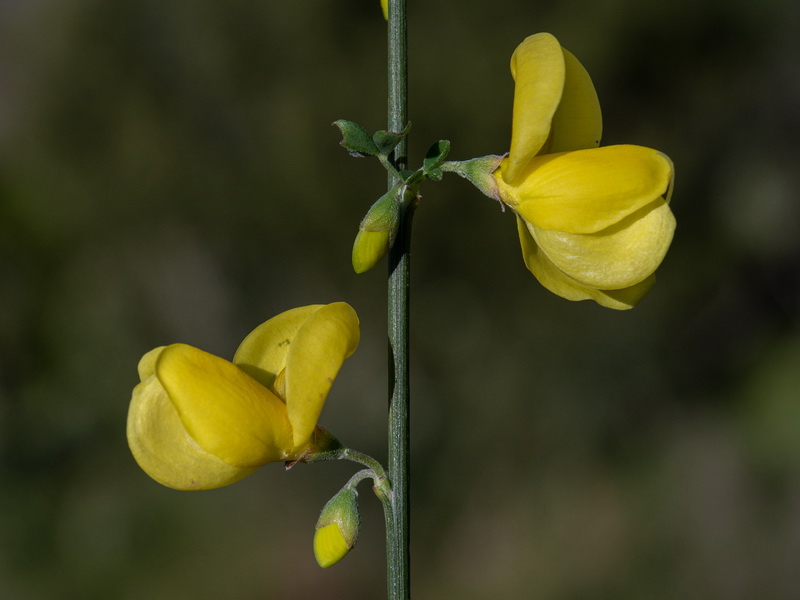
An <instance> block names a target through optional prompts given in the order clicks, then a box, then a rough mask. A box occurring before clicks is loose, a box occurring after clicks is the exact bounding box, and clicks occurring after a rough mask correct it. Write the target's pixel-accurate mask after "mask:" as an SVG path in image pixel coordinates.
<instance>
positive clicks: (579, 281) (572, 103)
mask: <svg viewBox="0 0 800 600" xmlns="http://www.w3.org/2000/svg"><path fill="white" fill-rule="evenodd" d="M511 74H512V76H513V77H514V81H515V89H514V112H513V120H512V133H511V149H510V151H509V154H508V157H507V158H505V159H504V160H503V161H502V162H501V164H500V166H499V168H498V169H497V170H496V171H495V172H494V177H495V182H496V184H497V192H498V194H499V197H500V200H501V201H502V202H503V203H504V204H506V205H507V206H509V207H510V208H511V209H512V210H514V212H515V213H516V216H517V230H518V233H519V237H520V242H521V245H522V253H523V258H524V259H525V264H526V266H527V267H528V269H529V270H530V271H531V272H532V273H533V274H534V275H535V276H536V278H537V279H538V280H539V282H540V283H541V284H542V285H544V286H545V287H546V288H547V289H549V290H550V291H551V292H553V293H555V294H558V295H559V296H562V297H564V298H567V299H568V300H587V299H591V300H594V301H596V302H597V303H598V304H601V305H603V306H606V307H609V308H615V309H627V308H632V307H633V306H635V305H636V303H637V302H638V301H639V300H640V299H641V298H642V297H643V296H644V294H645V293H646V292H647V291H648V290H649V289H650V287H651V286H652V285H653V283H654V282H655V275H654V272H655V270H656V268H657V267H658V266H659V264H661V261H662V260H663V258H664V255H665V254H666V252H667V249H668V248H669V245H670V243H671V241H672V235H673V232H674V230H675V218H674V216H673V215H672V212H671V210H670V208H669V199H670V195H671V191H672V183H673V175H674V174H673V166H672V162H671V161H670V160H669V158H667V157H666V156H665V155H664V154H662V153H660V152H658V151H656V150H652V149H650V148H644V147H641V146H628V145H623V146H608V147H604V148H597V146H598V145H599V143H600V136H601V133H602V118H601V114H600V104H599V102H598V100H597V93H596V92H595V89H594V85H593V84H592V81H591V79H590V77H589V74H588V73H587V72H586V70H585V69H584V68H583V66H582V65H581V64H580V63H579V62H578V60H577V59H576V58H575V57H574V56H573V55H572V54H570V53H569V52H568V51H567V50H565V49H564V48H562V47H561V45H560V44H559V43H558V41H557V40H556V39H555V38H554V37H553V36H552V35H550V34H549V33H539V34H536V35H533V36H530V37H529V38H527V39H526V40H525V41H523V42H522V44H520V45H519V47H518V48H517V49H516V51H515V52H514V55H513V56H512V58H511Z"/></svg>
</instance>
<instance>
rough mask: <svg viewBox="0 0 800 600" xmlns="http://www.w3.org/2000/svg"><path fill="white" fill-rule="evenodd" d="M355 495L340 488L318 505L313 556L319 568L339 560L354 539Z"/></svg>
mask: <svg viewBox="0 0 800 600" xmlns="http://www.w3.org/2000/svg"><path fill="white" fill-rule="evenodd" d="M357 499H358V492H356V491H355V490H353V489H350V488H344V489H342V490H341V491H340V492H339V493H338V494H336V495H335V496H334V497H333V498H331V499H330V500H329V501H328V503H327V504H326V505H325V507H324V508H323V509H322V513H321V514H320V516H319V520H318V521H317V526H316V531H315V532H314V557H315V558H316V559H317V563H318V564H319V566H320V567H322V568H323V569H327V568H328V567H330V566H332V565H335V564H336V563H337V562H339V561H340V560H342V559H343V558H344V556H345V554H347V553H348V552H349V551H350V549H351V548H352V547H353V546H354V545H355V543H356V540H357V539H358V531H359V526H360V522H361V520H360V517H359V514H358V504H357V502H356V501H357Z"/></svg>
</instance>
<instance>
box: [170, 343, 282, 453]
mask: <svg viewBox="0 0 800 600" xmlns="http://www.w3.org/2000/svg"><path fill="white" fill-rule="evenodd" d="M155 373H156V376H157V377H158V379H159V381H160V382H161V385H163V386H164V389H165V390H166V393H167V394H168V395H169V398H170V400H171V401H172V403H173V404H174V405H175V408H176V409H177V411H178V415H179V416H180V419H181V422H182V423H183V425H184V427H185V428H186V431H187V432H188V434H189V435H190V436H191V437H192V438H193V439H194V441H195V442H197V444H198V445H199V446H200V447H201V448H203V449H204V450H206V451H207V452H210V453H211V454H214V455H215V456H217V457H219V458H220V459H221V460H223V461H224V462H226V463H228V464H229V465H233V466H235V467H240V468H251V467H258V466H261V465H264V464H266V463H268V462H273V461H279V460H285V459H287V458H294V456H293V446H292V429H291V425H290V424H289V420H288V417H287V414H286V407H285V405H284V404H283V402H281V400H280V399H279V398H278V397H277V396H275V395H274V394H273V393H272V392H270V391H269V390H268V389H267V388H265V387H264V386H263V385H261V384H260V383H259V382H258V381H256V380H255V379H253V378H252V377H250V376H249V375H248V374H247V373H245V372H244V371H243V370H242V369H240V368H239V367H237V366H236V365H234V364H233V363H230V362H228V361H227V360H223V359H221V358H218V357H216V356H214V355H212V354H209V353H207V352H203V351H202V350H198V349H197V348H193V347H192V346H187V345H185V344H173V345H171V346H167V348H165V349H164V350H163V351H162V352H161V354H160V356H159V357H158V361H157V362H156V371H155Z"/></svg>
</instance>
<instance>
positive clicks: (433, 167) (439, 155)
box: [422, 140, 450, 181]
mask: <svg viewBox="0 0 800 600" xmlns="http://www.w3.org/2000/svg"><path fill="white" fill-rule="evenodd" d="M449 152H450V142H449V141H448V140H439V141H438V142H436V143H435V144H433V146H431V147H430V148H429V149H428V152H427V153H426V154H425V160H423V161H422V171H423V173H425V176H426V177H427V178H428V179H433V180H435V181H438V180H439V179H441V178H442V170H441V169H440V168H439V167H441V166H442V163H444V159H445V158H447V155H448V154H449Z"/></svg>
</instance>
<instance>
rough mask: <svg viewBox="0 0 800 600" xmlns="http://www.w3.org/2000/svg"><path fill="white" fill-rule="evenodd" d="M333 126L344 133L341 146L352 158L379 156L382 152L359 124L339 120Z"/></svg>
mask: <svg viewBox="0 0 800 600" xmlns="http://www.w3.org/2000/svg"><path fill="white" fill-rule="evenodd" d="M333 125H336V127H338V128H339V131H341V132H342V141H341V142H339V144H340V145H341V146H342V147H343V148H344V149H345V150H347V151H348V152H349V153H350V156H378V155H379V154H380V153H381V152H380V150H378V146H376V145H375V142H374V141H372V136H370V134H369V133H367V130H366V129H364V128H363V127H362V126H361V125H359V124H358V123H354V122H353V121H348V120H347V119H339V120H338V121H334V122H333Z"/></svg>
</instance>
